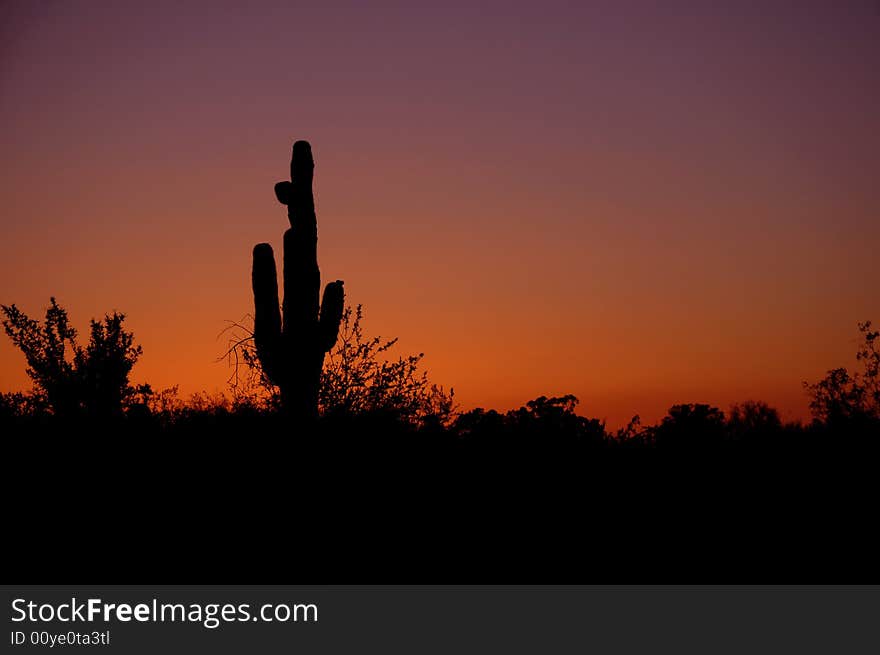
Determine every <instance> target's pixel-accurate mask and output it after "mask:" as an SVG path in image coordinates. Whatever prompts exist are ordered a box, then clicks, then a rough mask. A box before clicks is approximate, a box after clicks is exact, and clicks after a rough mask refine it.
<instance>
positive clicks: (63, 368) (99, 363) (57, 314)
mask: <svg viewBox="0 0 880 655" xmlns="http://www.w3.org/2000/svg"><path fill="white" fill-rule="evenodd" d="M0 308H2V311H3V314H4V315H5V318H4V319H3V327H4V329H5V330H6V334H7V335H8V336H9V338H10V339H11V340H12V343H13V344H15V346H16V347H17V348H18V349H19V350H21V352H22V353H23V354H24V356H25V359H26V360H27V364H28V368H27V374H28V376H29V377H30V378H31V379H32V380H33V381H34V384H35V385H36V389H35V394H36V395H38V396H40V397H41V399H44V400H45V403H46V404H47V405H48V406H49V407H51V409H52V412H53V413H54V414H56V415H59V416H70V415H75V414H80V413H86V414H88V415H91V416H109V415H112V414H119V413H121V412H122V410H123V407H124V404H125V403H126V401H127V400H128V399H130V398H131V397H132V396H134V394H135V389H134V388H133V387H132V386H131V385H130V384H129V381H128V377H129V373H130V372H131V369H132V367H133V366H134V364H135V363H136V362H137V360H138V358H139V357H140V355H141V353H142V349H141V347H140V346H137V345H135V343H134V335H133V334H132V333H131V332H126V331H125V329H124V328H123V326H122V324H123V321H124V320H125V315H124V314H120V313H118V312H114V313H113V314H107V315H105V316H104V318H103V319H102V320H100V321H95V320H92V321H91V324H90V330H89V343H88V344H87V345H86V346H85V347H81V346H79V345H78V344H77V341H76V330H75V329H74V328H73V327H71V326H70V322H69V320H68V316H67V311H66V310H65V309H64V308H62V307H61V306H59V305H58V303H57V302H56V301H55V298H51V299H50V304H49V308H48V309H47V310H46V317H45V320H44V321H43V324H42V325H40V323H39V322H38V321H36V320H34V319H32V318H30V317H28V316H27V315H26V314H25V313H24V312H22V311H21V310H20V309H18V307H16V306H15V305H10V306H7V305H0Z"/></svg>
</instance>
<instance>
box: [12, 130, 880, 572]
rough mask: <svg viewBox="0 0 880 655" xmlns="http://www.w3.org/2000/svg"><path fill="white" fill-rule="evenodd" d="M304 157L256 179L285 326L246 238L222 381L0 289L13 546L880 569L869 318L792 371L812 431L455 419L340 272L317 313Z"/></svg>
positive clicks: (697, 409)
mask: <svg viewBox="0 0 880 655" xmlns="http://www.w3.org/2000/svg"><path fill="white" fill-rule="evenodd" d="M312 169H313V161H312V157H311V149H310V147H309V145H308V144H307V143H306V142H302V141H299V142H297V143H296V144H294V147H293V157H292V163H291V181H290V182H282V183H279V184H278V185H277V186H276V194H277V195H278V199H279V200H280V201H281V202H282V203H284V204H286V205H287V206H288V212H289V218H290V221H291V229H289V230H288V231H287V232H286V233H285V235H284V247H285V249H284V274H283V277H284V287H285V288H284V292H285V296H284V301H283V309H284V314H283V321H282V316H281V309H280V308H279V303H278V285H277V278H276V271H275V261H274V256H273V253H272V250H271V248H270V247H269V246H268V245H267V244H260V245H258V246H257V247H256V248H255V249H254V259H253V290H254V304H255V314H254V329H253V331H250V330H249V329H248V327H247V325H237V324H236V325H234V326H233V334H232V338H231V342H230V344H229V348H228V350H227V353H226V355H227V357H228V358H229V359H230V360H231V361H232V362H233V363H234V366H233V377H232V378H231V391H232V394H231V397H230V396H227V395H222V394H220V395H215V396H209V395H206V394H195V395H193V396H191V397H190V398H188V399H182V398H180V396H179V394H178V393H177V389H176V388H171V389H165V390H161V391H157V392H154V391H153V389H152V387H151V386H150V385H149V384H142V385H139V386H133V385H132V384H131V382H130V374H131V372H132V367H133V366H134V365H135V363H136V362H137V361H138V359H139V357H140V356H141V353H142V351H141V348H140V346H138V345H137V344H136V343H135V341H134V336H133V334H132V333H131V332H128V331H126V329H125V328H124V327H123V325H124V315H122V314H119V313H113V314H108V315H106V316H105V317H104V318H103V319H101V320H93V321H92V322H91V328H90V333H89V343H88V344H87V345H85V346H80V345H79V344H78V343H77V341H76V331H75V330H74V329H73V328H72V327H71V326H70V323H69V320H68V316H67V312H66V311H65V310H64V309H63V308H61V307H60V306H59V305H58V304H57V303H56V302H55V300H54V298H53V299H52V301H51V305H50V307H49V309H48V310H47V312H46V317H45V320H44V321H43V322H42V323H40V322H38V321H35V320H33V319H31V318H29V317H28V316H26V315H25V314H24V313H22V312H21V311H20V310H19V309H18V308H17V307H16V306H15V305H10V306H6V305H3V306H2V311H3V314H4V316H5V319H4V321H3V325H4V328H5V330H6V333H7V335H8V336H9V337H10V338H11V340H12V342H13V343H14V344H15V345H16V346H17V347H18V348H19V349H20V350H21V351H22V352H23V354H24V355H25V359H26V361H27V367H28V374H29V375H30V377H31V379H32V380H33V382H34V389H33V390H32V391H30V392H14V393H2V394H0V432H2V434H3V437H4V445H5V446H6V451H7V452H6V454H7V457H8V461H10V462H12V465H11V466H9V467H8V468H10V469H11V475H10V479H11V484H10V487H11V489H13V492H14V494H15V496H14V498H15V500H16V502H14V503H11V506H12V507H11V509H12V511H11V513H10V514H11V515H10V516H9V517H8V518H7V525H9V526H14V528H15V538H13V539H10V540H8V541H9V542H10V543H8V544H7V546H8V547H9V548H10V551H9V553H8V554H7V558H8V561H9V562H16V563H18V564H19V565H20V566H19V568H21V566H22V565H23V563H30V564H31V568H32V569H33V570H36V567H38V570H39V571H40V572H41V573H42V574H44V575H45V576H52V575H56V577H53V578H52V581H53V582H57V581H58V577H57V574H60V575H62V576H63V575H65V574H66V575H76V577H77V578H78V579H82V577H83V576H84V575H87V574H89V573H94V574H96V576H93V577H100V576H97V574H99V573H106V572H107V571H108V570H109V567H110V566H111V562H112V560H110V559H108V557H107V555H106V549H107V544H112V549H113V551H114V552H115V553H117V554H121V555H123V556H124V557H125V558H126V561H127V562H128V565H127V566H125V565H123V569H122V570H125V571H129V572H130V571H134V572H136V573H137V574H144V572H145V571H146V572H150V573H156V574H161V575H163V576H167V575H174V574H179V576H178V579H182V578H184V577H185V578H187V581H188V582H204V581H206V580H209V581H211V582H216V580H217V578H218V575H220V574H221V573H222V577H223V579H224V580H225V581H227V582H232V581H238V582H247V583H255V582H278V581H279V580H280V579H282V578H283V579H286V580H288V581H290V580H291V579H293V580H295V581H296V582H298V583H303V582H308V583H312V582H317V583H322V584H323V583H327V582H332V581H341V582H346V583H352V582H355V581H364V582H370V583H375V582H376V581H377V576H380V578H379V579H381V580H382V581H383V582H391V583H394V582H400V581H412V580H413V576H415V577H416V579H417V580H418V581H419V582H422V583H425V582H435V581H436V582H468V583H474V582H493V583H496V582H507V583H509V582H540V583H547V582H614V583H621V582H637V583H646V582H659V583H670V582H675V583H691V582H712V583H719V582H722V583H723V582H748V583H752V582H760V583H774V582H782V583H792V582H797V583H804V582H832V583H845V582H859V583H864V582H872V581H875V580H876V581H880V567H878V562H880V558H878V557H877V551H876V536H875V534H874V533H875V531H876V525H875V524H876V518H875V517H876V510H877V502H878V500H880V498H878V492H877V485H876V468H877V463H878V454H880V352H878V347H877V343H878V337H880V333H878V331H876V330H874V329H872V325H871V323H870V322H865V323H861V324H859V330H860V334H861V338H862V341H861V344H860V346H859V347H858V350H857V353H856V361H857V364H858V369H857V370H852V371H851V370H849V369H846V368H837V369H833V370H831V371H829V372H828V373H827V375H826V376H825V377H824V378H823V379H821V380H819V381H816V382H806V383H804V387H805V390H806V392H807V393H808V394H809V398H810V408H811V411H812V421H810V422H809V423H800V422H796V423H794V422H789V423H786V422H784V421H783V420H782V419H781V418H780V415H779V412H778V411H777V410H775V409H774V408H773V407H770V406H769V405H767V404H766V403H763V402H760V401H757V400H748V401H745V402H742V403H738V404H736V405H734V406H733V407H731V408H729V410H728V411H727V412H726V413H725V412H724V411H722V410H721V409H720V408H718V407H714V406H712V405H710V404H706V403H692V402H682V403H677V404H675V405H673V406H672V407H670V409H669V411H668V413H667V415H666V416H665V417H663V418H662V419H661V420H660V421H659V422H658V423H657V424H654V425H644V424H643V423H642V421H641V420H640V418H639V417H638V416H634V417H633V418H632V420H631V421H630V422H629V423H628V424H627V425H626V426H625V427H623V428H621V429H618V430H614V431H612V430H609V429H608V427H607V426H606V424H605V422H604V421H602V420H600V419H597V418H589V417H586V416H583V415H581V414H579V413H578V411H577V410H578V399H577V398H576V397H575V396H573V395H562V396H553V397H546V396H541V397H539V398H536V399H533V400H530V401H528V402H526V403H525V404H524V405H523V406H522V407H519V408H517V409H513V410H510V411H504V412H501V411H497V410H493V409H484V408H476V409H471V410H469V411H463V412H461V411H458V410H457V408H456V407H455V405H454V402H453V400H454V396H453V394H452V392H451V391H449V392H447V391H446V390H445V389H444V388H443V387H441V386H439V385H436V384H435V383H433V382H432V381H431V380H430V379H429V377H428V375H427V373H426V372H425V371H424V370H423V369H422V368H421V365H422V354H421V353H419V354H416V355H409V356H398V357H394V356H393V355H392V349H393V348H394V347H395V346H396V345H397V340H396V339H382V338H381V337H368V336H366V333H365V330H364V328H363V325H362V322H363V311H362V308H361V307H360V306H357V307H356V308H354V309H352V308H351V307H348V308H345V307H344V296H343V289H342V283H341V282H339V281H337V282H333V283H331V284H329V285H327V288H326V289H325V292H324V298H323V302H322V304H321V305H320V308H319V305H318V293H319V288H320V278H319V275H320V274H319V271H318V266H317V258H316V239H317V230H316V220H315V213H314V201H313V197H312V191H311V182H312ZM291 428H295V429H291ZM43 495H48V496H49V497H50V501H49V502H47V501H46V500H45V499H44V498H43ZM60 535H63V536H60ZM60 543H61V544H63V548H62V549H59V546H58V545H59V544H60ZM113 570H114V571H115V570H117V569H113ZM194 575H195V576H196V578H195V579H194V578H193V576H194ZM230 576H231V579H230ZM29 582H33V579H30V580H29Z"/></svg>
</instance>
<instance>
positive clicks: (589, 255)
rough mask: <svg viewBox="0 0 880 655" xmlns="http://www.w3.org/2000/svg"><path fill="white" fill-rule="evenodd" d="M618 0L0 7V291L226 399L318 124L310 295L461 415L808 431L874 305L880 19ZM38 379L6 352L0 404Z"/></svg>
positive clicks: (148, 376) (0, 370) (143, 370)
mask: <svg viewBox="0 0 880 655" xmlns="http://www.w3.org/2000/svg"><path fill="white" fill-rule="evenodd" d="M71 4H75V3H71ZM551 4H552V3H551ZM635 4H636V5H638V6H639V7H640V9H639V11H635V10H633V11H634V13H632V15H629V14H628V15H626V16H624V15H616V14H614V12H613V11H611V10H610V8H612V7H613V6H614V5H613V3H609V4H608V7H605V9H608V12H606V13H602V12H599V11H598V10H595V11H596V12H598V13H597V14H596V15H589V11H590V10H587V9H583V10H581V9H578V10H574V9H571V8H567V9H564V10H563V8H560V9H559V10H558V11H555V10H554V9H553V8H552V7H548V8H545V10H546V11H547V12H548V13H547V14H545V15H542V16H541V17H537V16H532V15H531V14H530V12H534V11H537V10H536V9H535V8H534V7H526V6H523V7H520V6H519V5H518V4H517V3H513V4H512V5H511V4H509V3H507V4H505V5H504V6H503V7H506V9H504V10H503V11H502V5H498V12H499V13H498V16H503V17H504V18H503V20H501V19H499V20H497V21H494V22H493V21H488V20H487V19H485V18H481V16H482V14H479V13H476V12H474V11H471V10H466V9H462V8H447V9H445V10H442V11H441V10H440V9H432V10H430V11H429V10H427V9H425V10H424V11H420V10H415V9H399V10H394V11H392V10H387V13H388V14H389V15H388V16H379V15H377V14H378V13H381V12H378V11H377V12H372V13H370V12H364V10H362V9H358V8H357V7H356V6H354V5H353V6H352V7H351V8H350V9H349V11H348V12H346V13H339V12H333V11H330V10H329V9H328V10H321V9H319V8H311V9H309V10H307V11H304V12H303V13H302V14H297V18H298V19H307V20H305V21H304V22H299V23H298V24H301V25H305V26H308V31H307V32H303V33H301V34H299V37H298V38H297V39H292V38H291V36H290V34H289V33H290V32H291V28H290V27H289V25H290V24H291V23H289V22H288V21H293V19H294V16H292V15H287V14H286V13H285V12H286V11H287V10H283V9H278V8H273V9H271V10H268V9H267V10H266V12H265V13H263V14H259V15H256V13H254V14H247V15H246V14H244V13H241V14H239V13H236V11H238V10H233V9H230V8H223V9H217V10H216V12H215V13H213V14H211V15H212V19H211V20H208V21H203V16H204V12H201V11H198V10H197V9H196V8H194V7H189V12H190V13H186V12H185V11H184V10H179V12H178V11H175V13H174V14H173V18H174V20H171V16H172V14H171V13H170V12H171V10H170V9H168V10H163V9H148V8H143V7H140V5H135V4H134V3H132V4H128V3H113V4H108V5H107V6H106V7H103V8H101V9H96V8H95V7H96V6H97V5H94V4H90V5H84V6H82V7H77V8H75V9H74V8H70V7H66V6H64V7H57V8H54V7H53V9H51V10H49V9H21V10H20V11H19V12H18V13H16V11H15V10H13V11H12V12H11V13H12V18H13V19H14V20H13V23H12V24H13V25H14V28H13V27H9V26H8V25H7V27H4V28H2V30H3V32H4V33H3V35H2V38H3V39H4V42H5V44H4V46H3V48H2V50H0V98H2V104H0V124H2V127H0V130H2V135H3V144H4V147H3V154H2V161H3V163H4V175H3V176H2V179H0V199H2V207H3V218H2V221H3V223H2V225H3V234H4V238H3V240H2V245H0V279H2V280H3V284H2V292H0V302H3V303H5V304H9V303H16V304H17V305H18V306H19V307H21V308H22V309H23V310H25V311H26V312H27V313H28V314H30V315H31V316H32V317H42V314H43V311H44V309H45V306H46V304H47V303H48V300H49V297H50V296H52V295H54V296H55V297H57V299H58V301H59V303H60V304H62V305H63V306H64V307H66V308H67V309H68V311H69V312H70V315H71V318H72V320H73V322H74V325H75V326H76V327H77V328H78V329H79V331H80V334H81V335H82V334H84V333H85V330H86V326H87V322H88V319H89V318H92V317H99V316H101V315H103V314H104V313H105V312H108V311H112V310H114V309H116V310H119V311H123V312H125V313H126V315H127V317H128V318H127V324H128V327H129V328H130V329H131V330H133V331H134V332H135V335H136V338H137V341H138V342H139V343H140V344H142V345H143V348H144V355H143V357H142V359H141V361H140V362H139V363H138V365H137V366H136V367H135V369H134V372H133V376H132V377H133V381H135V382H150V383H151V384H152V385H153V386H154V388H164V387H168V386H172V385H175V384H178V385H179V386H180V389H181V391H182V392H183V393H184V394H187V393H190V392H194V391H199V390H207V391H209V392H213V391H219V390H224V389H225V380H226V378H227V377H228V375H229V370H228V368H227V367H226V365H225V364H223V363H217V362H216V361H215V360H216V359H217V358H218V356H219V355H220V354H221V353H222V352H223V350H224V345H225V341H224V339H223V338H218V335H219V333H220V332H221V331H222V330H223V328H224V327H225V326H226V323H225V321H227V320H238V319H240V318H241V317H242V316H243V315H245V314H247V313H249V312H251V311H252V309H253V307H252V302H253V301H252V297H251V294H250V264H251V262H250V256H251V248H252V247H253V245H254V244H255V243H257V242H261V241H269V242H271V243H272V245H273V247H274V248H275V251H276V256H279V255H280V253H281V236H282V233H283V231H284V229H285V227H286V225H287V218H286V214H285V210H284V208H283V207H281V206H280V205H278V204H277V202H276V201H275V199H274V196H273V192H272V187H273V184H274V183H275V182H276V181H278V180H280V179H283V178H284V177H285V174H286V171H287V168H288V158H289V154H290V153H289V148H290V144H291V143H292V141H293V140H294V139H297V138H303V139H308V140H309V141H311V143H312V146H313V149H314V153H315V159H316V172H315V194H316V203H317V211H318V230H319V263H320V265H321V273H322V277H323V279H324V280H325V281H326V280H332V279H337V278H339V279H343V280H345V288H346V293H347V299H348V301H349V302H350V303H352V304H357V303H362V304H363V305H364V308H365V313H366V317H365V327H366V329H367V331H368V332H369V333H370V334H380V335H382V336H388V337H392V336H397V337H400V351H399V352H400V353H401V354H405V353H409V352H424V353H426V357H425V360H424V364H425V367H426V368H427V369H428V370H429V371H430V375H431V378H432V379H433V380H434V381H435V382H437V383H440V384H443V385H445V386H447V387H449V386H451V387H454V388H455V391H456V397H457V399H458V401H459V403H460V405H461V406H462V407H463V408H465V409H467V408H471V407H475V406H483V407H494V408H496V409H500V410H503V409H509V408H512V407H518V406H520V405H521V404H523V403H524V402H526V401H527V400H529V399H531V398H534V397H536V396H539V395H561V394H565V393H573V394H575V395H576V396H578V398H580V401H581V404H580V408H579V411H580V412H581V413H583V414H586V415H589V416H595V417H599V418H605V419H607V420H608V423H609V425H610V426H613V427H616V426H619V425H622V424H624V423H625V422H626V421H627V420H628V419H629V418H630V416H632V415H633V414H636V413H637V414H640V415H641V416H642V418H643V420H645V421H655V420H657V419H658V418H659V417H660V416H662V415H663V414H664V413H665V410H666V409H667V408H668V407H669V406H670V405H672V404H674V403H678V402H708V403H712V404H714V405H717V406H720V407H721V408H722V409H727V407H728V406H729V405H730V404H731V403H733V402H737V401H742V400H746V399H761V400H765V401H767V402H769V403H770V404H772V405H774V406H776V407H778V408H779V409H780V410H781V412H782V415H783V418H785V419H802V418H805V417H806V416H807V400H806V397H805V395H804V392H803V390H802V388H801V383H802V381H804V380H816V379H818V378H819V377H821V376H822V375H823V374H824V372H825V371H826V370H828V369H830V368H833V367H836V366H850V365H852V364H853V363H854V362H853V356H854V352H855V348H856V341H857V331H856V323H857V322H858V321H862V320H866V319H871V318H874V319H875V320H880V311H878V310H880V297H878V294H877V284H876V281H877V280H878V279H880V263H878V260H880V258H878V257H877V246H878V244H880V220H878V216H880V212H878V209H880V198H878V190H877V189H878V187H877V180H876V172H877V171H878V170H880V165H878V164H880V161H878V158H880V129H878V128H880V125H878V118H877V116H878V114H880V112H878V111H877V108H878V100H880V92H878V89H880V74H878V72H877V68H876V66H875V64H876V61H878V60H880V59H878V56H880V46H878V41H880V40H876V39H875V38H873V37H876V28H877V21H878V18H877V17H876V16H875V15H869V16H867V17H864V16H859V15H857V11H856V9H847V10H842V9H841V10H837V11H835V10H834V9H833V8H831V9H828V10H827V11H829V12H831V13H830V15H828V16H819V15H815V16H814V15H808V16H803V15H801V16H799V17H797V19H796V20H793V21H787V19H786V20H783V18H784V17H782V18H780V17H777V18H779V20H778V21H775V20H770V21H769V22H768V23H767V24H768V25H769V27H767V29H766V31H759V30H755V29H752V27H751V26H752V25H753V24H754V21H753V20H751V19H752V18H754V17H750V16H748V15H746V14H743V15H738V16H733V17H731V16H729V15H725V16H715V15H713V14H712V12H711V10H709V9H708V8H705V7H703V8H701V9H700V8H699V3H693V4H694V6H693V7H689V11H690V13H687V12H685V11H684V10H683V9H682V10H681V11H680V12H678V13H675V12H671V13H669V14H664V15H655V14H654V13H652V12H658V11H660V10H659V9H658V8H656V7H652V6H651V5H650V4H648V3H635ZM642 4H644V6H642ZM22 6H23V7H27V6H28V5H26V4H25V5H22ZM86 7H90V8H89V9H86ZM40 11H43V13H39V12H40ZM554 11H555V13H554ZM742 11H743V12H745V11H746V10H745V9H743V10H742ZM816 11H817V12H818V11H819V10H816ZM847 11H849V12H851V13H850V14H847V13H846V12H847ZM865 11H867V10H865ZM565 12H572V13H571V15H568V14H566V13H565ZM639 12H642V13H639ZM699 12H702V13H699ZM294 13H296V12H294ZM306 14H307V15H306ZM538 18H541V20H538ZM768 20H769V19H768ZM872 20H873V26H874V27H873V28H872V27H870V21H872ZM835 21H836V22H835ZM865 21H869V24H868V25H867V26H866V25H865V24H864V23H865ZM133 22H136V24H137V25H138V30H137V32H133V31H132V30H130V29H123V27H124V26H127V25H130V24H132V23H133ZM404 28H405V29H404ZM12 29H16V30H17V32H16V34H17V35H18V36H16V37H15V38H13V37H12V36H11V34H10V33H8V32H9V31H10V30H12ZM304 29H305V28H304ZM872 33H873V37H872ZM452 36H454V37H455V39H454V40H450V39H451V37H452ZM452 42H454V43H455V47H454V48H453V47H452V46H451V45H449V44H450V43H452ZM670 44H674V46H673V45H670ZM872 62H873V63H872ZM24 367H25V365H24V359H23V357H22V356H21V355H20V354H19V353H18V352H17V351H15V350H14V348H13V347H12V345H11V344H10V342H9V341H8V339H6V338H5V337H4V338H2V339H0V390H3V391H9V390H19V389H25V388H28V387H29V386H30V383H29V380H28V379H27V377H26V375H25V373H24Z"/></svg>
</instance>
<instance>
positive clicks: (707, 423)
mask: <svg viewBox="0 0 880 655" xmlns="http://www.w3.org/2000/svg"><path fill="white" fill-rule="evenodd" d="M724 432H725V425H724V412H722V411H721V410H720V409H718V408H717V407H712V406H710V405H704V404H700V403H696V404H693V403H688V404H682V405H673V406H672V407H670V408H669V412H668V414H667V415H666V416H664V417H663V420H662V421H661V422H660V425H659V426H657V428H656V430H655V437H654V438H655V441H656V443H657V446H658V447H660V448H673V449H682V450H687V449H701V448H705V447H708V446H712V445H714V444H717V443H718V442H720V441H721V440H722V439H723V438H724Z"/></svg>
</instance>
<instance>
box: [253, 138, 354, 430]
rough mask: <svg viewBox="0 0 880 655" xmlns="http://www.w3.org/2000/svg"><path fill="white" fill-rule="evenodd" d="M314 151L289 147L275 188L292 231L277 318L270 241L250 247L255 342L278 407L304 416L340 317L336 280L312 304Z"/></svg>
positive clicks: (316, 285)
mask: <svg viewBox="0 0 880 655" xmlns="http://www.w3.org/2000/svg"><path fill="white" fill-rule="evenodd" d="M314 168H315V164H314V160H313V158H312V148H311V146H310V145H309V143H308V142H307V141H297V142H296V143H294V144H293V155H292V157H291V161H290V181H289V182H279V183H278V184H276V185H275V195H276V196H277V197H278V201H279V202H280V203H281V204H283V205H287V216H288V218H289V219H290V229H288V230H287V231H285V233H284V301H283V303H282V308H283V321H282V315H281V312H280V311H279V308H278V280H277V276H276V271H275V255H274V254H273V252H272V246H270V245H269V244H268V243H259V244H257V245H256V246H255V247H254V265H253V275H252V282H253V289H254V310H255V311H254V342H255V345H256V348H257V356H258V357H259V359H260V364H261V366H262V367H263V371H264V372H265V373H266V376H267V377H268V378H269V380H270V381H271V382H272V383H273V384H275V385H277V386H278V388H279V389H280V391H281V404H282V408H283V410H284V411H285V412H286V413H288V414H289V415H291V416H292V417H294V418H297V419H300V420H309V419H312V418H315V417H316V416H317V414H318V388H319V385H320V380H321V369H322V367H323V364H324V354H325V353H327V352H328V351H329V350H330V349H331V348H333V345H334V344H335V343H336V339H337V336H338V334H339V321H340V319H341V317H342V307H343V298H344V292H343V288H342V280H336V281H335V282H331V283H329V284H328V285H327V287H326V288H325V289H324V297H323V299H322V301H321V305H320V307H319V306H318V294H319V291H320V286H321V273H320V271H319V270H318V227H317V220H316V217H315V200H314V197H313V195H312V177H313V174H314Z"/></svg>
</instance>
